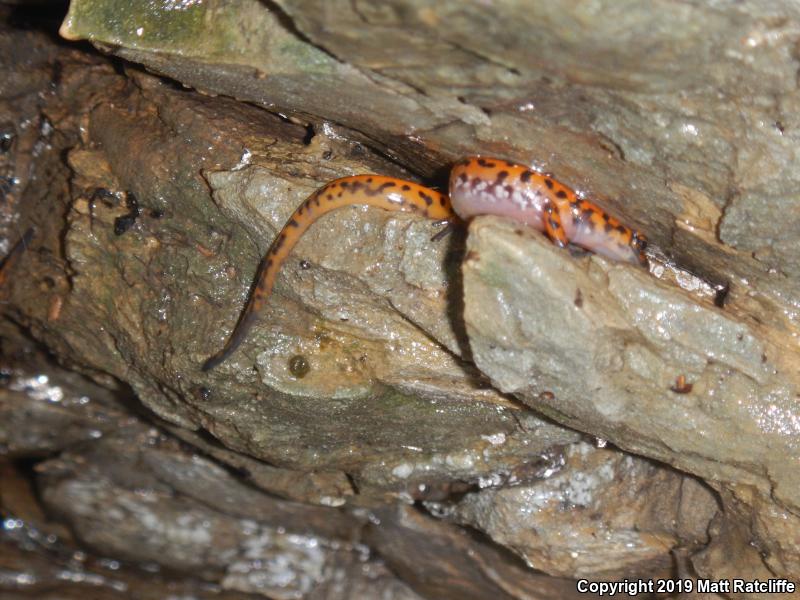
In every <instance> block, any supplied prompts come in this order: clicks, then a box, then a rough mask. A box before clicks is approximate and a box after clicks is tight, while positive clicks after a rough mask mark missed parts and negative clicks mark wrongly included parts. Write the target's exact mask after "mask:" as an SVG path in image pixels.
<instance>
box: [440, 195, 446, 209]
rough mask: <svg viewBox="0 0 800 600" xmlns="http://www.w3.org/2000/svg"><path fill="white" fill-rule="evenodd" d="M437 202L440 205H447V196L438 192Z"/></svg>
mask: <svg viewBox="0 0 800 600" xmlns="http://www.w3.org/2000/svg"><path fill="white" fill-rule="evenodd" d="M439 204H440V205H441V206H445V205H447V197H446V196H444V195H443V194H439Z"/></svg>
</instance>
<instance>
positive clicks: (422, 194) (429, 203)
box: [418, 190, 433, 206]
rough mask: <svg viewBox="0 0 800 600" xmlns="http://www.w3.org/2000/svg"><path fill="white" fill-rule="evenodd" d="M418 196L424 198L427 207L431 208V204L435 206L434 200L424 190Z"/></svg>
mask: <svg viewBox="0 0 800 600" xmlns="http://www.w3.org/2000/svg"><path fill="white" fill-rule="evenodd" d="M418 194H419V197H420V198H422V200H423V202H425V206H430V205H431V204H433V198H431V196H430V195H429V194H426V193H425V192H423V191H422V190H420V191H419V192H418Z"/></svg>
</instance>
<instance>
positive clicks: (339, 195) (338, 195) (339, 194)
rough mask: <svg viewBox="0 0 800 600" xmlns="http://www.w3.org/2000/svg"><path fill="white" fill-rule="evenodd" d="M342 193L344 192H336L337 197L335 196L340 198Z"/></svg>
mask: <svg viewBox="0 0 800 600" xmlns="http://www.w3.org/2000/svg"><path fill="white" fill-rule="evenodd" d="M342 194H344V192H339V193H338V194H336V197H337V198H341V197H342Z"/></svg>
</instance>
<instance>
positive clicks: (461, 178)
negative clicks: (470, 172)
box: [458, 173, 469, 183]
mask: <svg viewBox="0 0 800 600" xmlns="http://www.w3.org/2000/svg"><path fill="white" fill-rule="evenodd" d="M468 179H469V177H468V176H467V174H466V173H462V174H461V175H459V176H458V181H459V182H460V183H467V180H468Z"/></svg>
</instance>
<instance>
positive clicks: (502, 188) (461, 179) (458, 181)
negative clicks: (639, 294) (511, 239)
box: [450, 156, 647, 265]
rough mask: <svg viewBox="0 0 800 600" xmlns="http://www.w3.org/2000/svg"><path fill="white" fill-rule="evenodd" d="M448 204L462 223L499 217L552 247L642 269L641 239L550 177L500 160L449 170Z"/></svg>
mask: <svg viewBox="0 0 800 600" xmlns="http://www.w3.org/2000/svg"><path fill="white" fill-rule="evenodd" d="M450 201H451V202H452V205H453V210H454V211H455V212H456V214H457V215H458V216H459V217H461V218H462V219H464V220H468V219H470V218H472V217H475V216H478V215H502V216H506V217H510V218H512V219H514V220H516V221H520V222H522V223H526V224H527V225H529V226H531V227H533V228H535V229H538V230H539V231H543V232H544V233H545V234H546V235H547V237H548V238H550V240H552V242H553V243H554V244H556V245H557V246H559V247H561V248H563V247H564V246H566V245H567V243H572V244H575V245H576V246H580V247H582V248H585V249H587V250H591V251H592V252H595V253H597V254H601V255H603V256H605V257H608V258H611V259H614V260H619V261H626V262H633V263H639V264H642V265H647V259H646V257H645V255H644V250H645V247H646V245H647V240H646V239H645V237H644V236H643V235H642V234H640V233H639V232H637V231H635V230H633V229H631V228H630V227H627V226H626V225H623V224H622V223H620V222H619V221H618V220H617V219H615V218H614V217H612V216H611V215H609V214H608V213H607V212H605V211H604V210H603V209H601V208H600V207H598V206H597V205H595V204H593V203H592V202H589V201H588V200H585V199H583V198H579V197H578V195H577V194H576V193H575V191H574V190H572V189H570V188H569V187H567V186H566V185H564V184H563V183H561V182H559V181H558V180H556V179H555V178H554V177H553V176H551V175H548V174H545V173H539V172H538V171H534V170H532V169H530V168H528V167H525V166H522V165H516V164H514V163H510V162H507V161H505V160H500V159H495V158H486V157H482V156H470V157H468V158H466V159H464V160H462V161H461V162H459V163H457V164H456V165H455V166H454V167H453V169H452V171H451V172H450Z"/></svg>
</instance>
